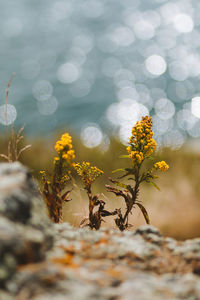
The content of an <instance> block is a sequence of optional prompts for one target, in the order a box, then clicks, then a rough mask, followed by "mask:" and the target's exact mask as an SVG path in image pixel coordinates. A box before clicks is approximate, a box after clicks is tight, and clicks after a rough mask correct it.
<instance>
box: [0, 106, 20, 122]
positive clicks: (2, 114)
mask: <svg viewBox="0 0 200 300" xmlns="http://www.w3.org/2000/svg"><path fill="white" fill-rule="evenodd" d="M16 118H17V111H16V108H15V106H14V105H12V104H7V105H5V104H4V105H1V106H0V123H1V124H3V125H10V124H13V123H14V121H15V119H16Z"/></svg>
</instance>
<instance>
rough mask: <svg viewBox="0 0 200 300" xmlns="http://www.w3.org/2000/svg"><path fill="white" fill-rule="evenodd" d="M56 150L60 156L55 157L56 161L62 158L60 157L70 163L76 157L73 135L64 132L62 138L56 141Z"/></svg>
mask: <svg viewBox="0 0 200 300" xmlns="http://www.w3.org/2000/svg"><path fill="white" fill-rule="evenodd" d="M55 150H56V151H57V153H58V155H59V157H55V158H54V163H56V162H58V161H59V160H60V157H62V159H64V160H65V161H67V162H68V163H70V162H71V161H72V160H73V159H74V158H75V152H74V150H73V146H72V137H71V136H70V135H69V134H68V133H64V134H63V135H62V136H61V139H60V140H59V141H57V142H56V144H55Z"/></svg>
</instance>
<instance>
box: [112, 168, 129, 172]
mask: <svg viewBox="0 0 200 300" xmlns="http://www.w3.org/2000/svg"><path fill="white" fill-rule="evenodd" d="M121 171H126V169H125V168H122V169H116V170H114V171H112V173H117V172H121Z"/></svg>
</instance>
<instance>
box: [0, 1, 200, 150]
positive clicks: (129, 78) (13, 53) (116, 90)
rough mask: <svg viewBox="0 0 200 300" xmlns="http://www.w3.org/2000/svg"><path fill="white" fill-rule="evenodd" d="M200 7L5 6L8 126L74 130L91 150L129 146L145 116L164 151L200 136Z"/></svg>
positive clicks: (1, 17)
mask: <svg viewBox="0 0 200 300" xmlns="http://www.w3.org/2000/svg"><path fill="white" fill-rule="evenodd" d="M199 15H200V2H199V1H195V0H180V1H177V0H172V1H167V0H134V1H133V0H118V1H116V0H84V1H75V0H68V1H66V0H55V1H48V0H43V1H39V0H34V1H30V0H29V1H27V0H17V1H16V0H9V1H3V0H0V30H1V34H0V45H1V47H0V65H1V68H0V91H1V94H0V95H1V99H0V105H1V106H0V122H1V125H0V129H1V131H2V130H4V125H5V114H4V111H5V107H4V92H5V88H6V86H7V82H8V80H9V77H10V75H11V74H12V72H14V73H15V77H14V79H13V82H12V85H11V89H10V93H9V98H8V101H9V105H8V122H10V123H12V122H13V121H15V125H16V126H17V127H18V126H19V127H20V126H22V125H23V124H25V128H26V132H27V133H29V134H32V135H42V134H48V133H49V132H52V131H54V130H56V129H59V128H62V127H64V128H67V129H68V130H72V131H74V132H76V133H78V134H80V136H81V139H82V141H83V143H84V144H85V145H86V146H88V147H95V146H98V145H100V144H103V145H104V147H105V148H106V147H107V146H108V145H109V136H110V135H117V136H119V138H120V140H121V141H122V142H126V141H127V139H128V137H129V136H130V130H131V127H132V126H133V125H134V123H135V122H136V121H137V120H138V119H139V118H140V117H141V116H142V115H146V114H148V113H150V114H151V115H152V117H153V123H154V131H155V139H156V141H157V142H158V144H160V145H164V146H171V147H173V148H176V149H177V148H179V147H181V146H182V145H183V143H184V142H185V141H186V140H187V139H188V138H199V137H200V84H199V83H200V82H199V81H200V52H199V47H200V18H199Z"/></svg>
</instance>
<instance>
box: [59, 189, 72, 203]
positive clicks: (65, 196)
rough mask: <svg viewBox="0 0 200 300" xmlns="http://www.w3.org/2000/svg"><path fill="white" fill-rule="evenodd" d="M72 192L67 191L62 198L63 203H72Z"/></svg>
mask: <svg viewBox="0 0 200 300" xmlns="http://www.w3.org/2000/svg"><path fill="white" fill-rule="evenodd" d="M71 191H72V190H69V191H66V192H65V193H64V194H63V195H62V196H61V199H62V201H63V202H69V201H71V199H68V197H69V195H70V193H71Z"/></svg>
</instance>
